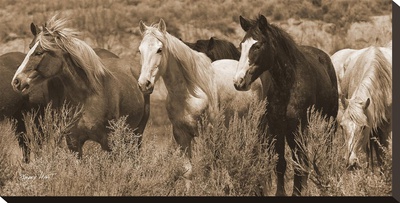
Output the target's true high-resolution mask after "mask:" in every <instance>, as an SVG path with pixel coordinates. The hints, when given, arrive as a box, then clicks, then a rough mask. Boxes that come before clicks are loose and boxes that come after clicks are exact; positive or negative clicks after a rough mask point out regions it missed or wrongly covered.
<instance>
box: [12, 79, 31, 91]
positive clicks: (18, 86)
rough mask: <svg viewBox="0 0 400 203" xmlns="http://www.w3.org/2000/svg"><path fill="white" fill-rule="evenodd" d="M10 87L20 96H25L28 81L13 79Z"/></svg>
mask: <svg viewBox="0 0 400 203" xmlns="http://www.w3.org/2000/svg"><path fill="white" fill-rule="evenodd" d="M11 85H12V87H13V89H14V91H16V92H18V93H21V94H26V93H27V92H28V90H29V87H30V85H29V80H25V79H21V78H20V77H16V78H14V79H13V81H12V82H11Z"/></svg>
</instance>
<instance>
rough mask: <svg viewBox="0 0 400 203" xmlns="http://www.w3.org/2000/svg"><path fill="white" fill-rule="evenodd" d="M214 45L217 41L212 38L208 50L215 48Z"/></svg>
mask: <svg viewBox="0 0 400 203" xmlns="http://www.w3.org/2000/svg"><path fill="white" fill-rule="evenodd" d="M214 45H215V40H214V38H213V37H210V40H208V46H207V49H208V50H211V49H213V48H214Z"/></svg>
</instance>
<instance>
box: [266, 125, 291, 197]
mask: <svg viewBox="0 0 400 203" xmlns="http://www.w3.org/2000/svg"><path fill="white" fill-rule="evenodd" d="M268 120H269V124H268V125H269V126H270V127H269V129H268V130H270V133H271V134H270V135H268V136H275V138H276V141H275V144H274V145H273V146H274V147H273V148H274V149H275V151H276V153H277V154H278V162H277V164H276V166H275V167H276V168H275V170H276V173H277V188H276V193H275V195H276V196H286V192H285V172H286V165H287V163H286V159H285V132H286V131H285V128H286V126H285V125H283V124H284V123H285V122H284V121H283V119H277V118H275V119H268ZM271 139H272V138H271Z"/></svg>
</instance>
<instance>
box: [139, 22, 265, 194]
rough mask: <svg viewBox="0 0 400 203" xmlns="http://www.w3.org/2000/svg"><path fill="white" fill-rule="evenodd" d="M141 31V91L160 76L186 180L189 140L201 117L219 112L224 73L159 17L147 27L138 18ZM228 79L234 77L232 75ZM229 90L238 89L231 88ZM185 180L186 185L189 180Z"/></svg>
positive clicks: (146, 90)
mask: <svg viewBox="0 0 400 203" xmlns="http://www.w3.org/2000/svg"><path fill="white" fill-rule="evenodd" d="M140 31H141V33H142V35H143V39H142V41H141V43H140V46H139V51H140V53H141V63H142V68H141V74H140V77H139V86H140V89H141V90H142V91H143V92H144V93H147V94H151V93H152V92H153V89H154V84H155V82H156V81H158V79H159V78H160V77H162V78H163V81H164V84H165V87H166V89H167V91H168V94H167V99H166V108H167V112H168V117H169V119H170V121H171V123H172V128H173V136H174V138H175V140H176V141H177V143H178V144H179V145H180V147H181V149H182V150H186V158H187V159H186V161H187V162H186V164H185V166H184V167H185V169H186V170H187V171H186V172H185V174H184V177H185V178H186V180H189V179H190V176H191V171H192V165H191V163H190V157H191V142H192V139H193V138H194V137H195V136H198V123H199V121H200V119H201V117H202V116H203V115H206V116H207V118H208V119H209V120H211V121H212V120H213V119H214V118H215V115H216V114H217V113H218V111H219V108H218V105H220V104H221V103H222V102H223V101H220V97H219V94H218V88H219V87H218V85H220V84H221V82H222V81H223V80H221V79H222V78H224V77H225V76H223V75H219V74H220V73H219V72H214V70H216V69H217V68H216V67H214V65H212V64H211V60H210V59H209V58H208V57H207V56H206V55H205V54H203V53H201V52H197V51H194V50H192V49H191V48H190V47H188V46H187V45H185V44H184V43H183V42H182V41H181V40H179V39H178V38H176V37H174V36H172V35H170V34H169V33H168V32H167V31H166V25H165V22H164V20H162V19H160V21H159V23H158V24H154V25H153V26H146V25H145V24H144V23H143V22H142V21H141V22H140ZM219 61H226V60H219ZM227 61H228V62H227V63H225V65H227V66H228V67H229V65H231V68H232V69H233V70H234V68H235V67H234V66H233V67H232V65H236V64H237V61H235V60H227ZM216 62H218V61H216ZM230 78H231V79H232V78H233V75H232V74H231V77H230ZM217 80H220V81H217ZM224 81H226V80H224ZM227 85H228V84H224V86H227ZM231 89H233V88H231ZM231 91H232V92H233V93H235V92H237V91H236V90H234V89H233V90H231ZM242 93H244V94H236V97H239V98H241V99H242V100H250V99H258V98H259V97H258V95H256V96H255V95H254V94H253V93H252V92H251V91H249V92H242ZM227 108H235V109H236V110H237V111H241V110H245V111H247V108H245V109H240V108H237V107H235V106H234V107H232V106H231V107H228V106H227ZM186 183H187V186H188V187H189V183H190V181H187V182H186Z"/></svg>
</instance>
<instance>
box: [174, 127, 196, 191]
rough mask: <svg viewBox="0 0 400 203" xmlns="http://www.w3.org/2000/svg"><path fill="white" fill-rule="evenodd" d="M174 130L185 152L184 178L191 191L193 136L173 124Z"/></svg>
mask: <svg viewBox="0 0 400 203" xmlns="http://www.w3.org/2000/svg"><path fill="white" fill-rule="evenodd" d="M172 131H173V135H174V138H175V140H176V142H177V143H178V144H179V146H180V149H181V151H182V152H184V153H185V160H184V165H183V168H184V170H185V171H184V173H183V178H184V179H185V185H186V190H187V191H189V189H190V185H191V179H192V163H191V162H190V159H191V157H192V147H191V143H192V139H193V136H192V135H191V134H190V133H188V132H186V131H185V130H183V129H180V128H178V127H176V126H173V129H172Z"/></svg>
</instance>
